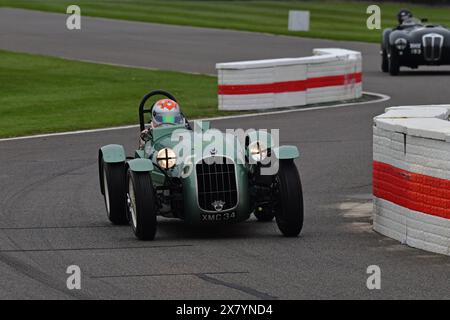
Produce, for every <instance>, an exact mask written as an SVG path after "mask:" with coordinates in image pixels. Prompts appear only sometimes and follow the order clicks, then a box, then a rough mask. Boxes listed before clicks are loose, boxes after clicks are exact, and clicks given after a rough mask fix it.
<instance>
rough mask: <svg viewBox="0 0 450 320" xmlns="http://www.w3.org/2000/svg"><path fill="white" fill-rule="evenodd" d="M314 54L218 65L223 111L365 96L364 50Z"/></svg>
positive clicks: (341, 50) (220, 99) (278, 106)
mask: <svg viewBox="0 0 450 320" xmlns="http://www.w3.org/2000/svg"><path fill="white" fill-rule="evenodd" d="M313 54H314V55H313V56H311V57H304V58H285V59H271V60H255V61H241V62H229V63H218V64H217V65H216V69H217V71H218V94H219V109H220V110H254V109H274V108H284V107H294V106H303V105H307V104H314V103H321V102H330V101H342V100H349V99H356V98H359V97H361V95H362V71H361V70H362V58H361V53H360V52H356V51H351V50H344V49H315V50H314V51H313Z"/></svg>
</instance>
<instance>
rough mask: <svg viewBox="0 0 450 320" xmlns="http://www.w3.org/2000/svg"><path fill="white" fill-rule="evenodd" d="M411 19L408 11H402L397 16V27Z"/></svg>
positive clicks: (411, 15) (411, 16)
mask: <svg viewBox="0 0 450 320" xmlns="http://www.w3.org/2000/svg"><path fill="white" fill-rule="evenodd" d="M411 18H413V14H412V12H411V11H409V10H408V9H402V10H400V12H399V13H398V14H397V20H398V24H399V25H402V24H403V23H404V22H406V21H408V20H410V19H411Z"/></svg>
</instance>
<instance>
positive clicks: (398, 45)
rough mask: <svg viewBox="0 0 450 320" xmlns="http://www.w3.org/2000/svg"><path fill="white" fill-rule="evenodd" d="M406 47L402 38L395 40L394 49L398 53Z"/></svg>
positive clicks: (405, 41) (406, 42) (406, 43)
mask: <svg viewBox="0 0 450 320" xmlns="http://www.w3.org/2000/svg"><path fill="white" fill-rule="evenodd" d="M407 45H408V41H407V40H406V39H404V38H399V39H397V40H395V47H396V48H397V49H398V50H400V51H402V50H405V49H406V46H407Z"/></svg>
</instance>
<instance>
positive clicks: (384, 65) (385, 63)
mask: <svg viewBox="0 0 450 320" xmlns="http://www.w3.org/2000/svg"><path fill="white" fill-rule="evenodd" d="M381 71H383V72H389V59H388V53H387V50H386V49H383V50H382V51H381Z"/></svg>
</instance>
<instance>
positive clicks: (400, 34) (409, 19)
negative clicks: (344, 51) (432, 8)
mask: <svg viewBox="0 0 450 320" xmlns="http://www.w3.org/2000/svg"><path fill="white" fill-rule="evenodd" d="M398 20H399V25H398V26H397V27H396V28H393V29H385V30H384V31H383V38H382V42H381V56H382V64H381V69H382V71H383V72H389V73H390V74H391V75H393V76H395V75H398V74H399V72H400V67H402V66H405V67H410V68H413V69H417V68H418V67H419V66H421V65H450V29H449V28H447V27H444V26H440V25H434V24H428V23H427V19H422V20H419V19H416V18H414V17H413V15H412V14H411V12H409V11H408V10H402V11H400V12H399V14H398Z"/></svg>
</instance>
